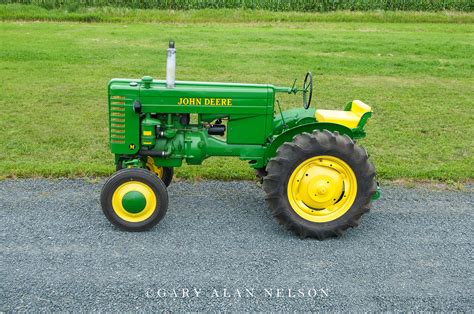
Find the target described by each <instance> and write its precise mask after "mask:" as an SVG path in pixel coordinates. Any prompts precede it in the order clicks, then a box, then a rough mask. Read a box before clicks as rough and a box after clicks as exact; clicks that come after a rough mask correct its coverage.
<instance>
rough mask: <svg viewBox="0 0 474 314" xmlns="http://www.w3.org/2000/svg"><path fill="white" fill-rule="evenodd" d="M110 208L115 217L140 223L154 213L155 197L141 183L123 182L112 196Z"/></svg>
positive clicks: (145, 185) (153, 193) (148, 188)
mask: <svg viewBox="0 0 474 314" xmlns="http://www.w3.org/2000/svg"><path fill="white" fill-rule="evenodd" d="M112 208H113V209H114V211H115V213H116V214H117V216H119V217H120V218H121V219H123V220H125V221H128V222H141V221H144V220H146V219H148V218H149V217H150V216H151V215H152V214H153V212H154V211H155V209H156V195H155V192H154V191H153V190H152V189H151V188H150V187H149V186H148V185H147V184H145V183H143V182H140V181H129V182H125V183H123V184H122V185H120V186H119V187H118V188H117V189H116V190H115V192H114V194H113V195H112Z"/></svg>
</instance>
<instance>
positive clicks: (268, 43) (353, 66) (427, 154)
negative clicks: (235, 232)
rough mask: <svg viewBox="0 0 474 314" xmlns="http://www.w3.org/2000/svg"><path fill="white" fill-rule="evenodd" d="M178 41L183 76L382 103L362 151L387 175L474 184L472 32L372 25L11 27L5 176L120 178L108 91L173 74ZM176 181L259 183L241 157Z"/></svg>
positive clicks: (6, 52) (4, 48)
mask: <svg viewBox="0 0 474 314" xmlns="http://www.w3.org/2000/svg"><path fill="white" fill-rule="evenodd" d="M272 14H274V13H272ZM169 38H173V39H174V40H175V41H176V46H177V64H178V68H177V79H180V80H199V81H225V82H247V83H273V84H277V85H291V84H292V82H293V79H294V78H298V79H299V81H300V82H301V79H302V78H303V75H304V73H305V72H306V71H307V70H312V71H313V74H314V75H315V78H314V79H315V86H314V95H315V99H314V101H313V105H315V106H316V107H318V108H333V109H334V108H337V109H342V107H343V105H344V104H345V103H346V102H347V101H349V100H352V99H361V100H363V101H364V102H366V103H367V104H369V105H371V106H372V107H373V109H374V111H375V114H374V116H373V118H372V119H371V120H370V121H369V124H368V126H367V127H366V130H367V133H368V137H367V138H366V139H364V140H363V141H361V142H360V144H362V145H363V146H364V147H366V148H367V150H368V151H369V154H370V155H371V158H372V160H373V161H374V162H375V164H376V167H377V170H378V174H379V177H381V178H384V179H400V178H402V179H403V178H407V179H436V180H455V181H463V180H466V179H472V178H474V157H473V156H474V149H473V147H474V140H473V139H474V87H473V86H474V84H473V83H474V79H473V68H474V61H473V58H472V56H473V52H474V26H473V24H472V23H464V24H454V23H444V24H441V23H439V24H436V23H434V24H432V23H359V22H299V23H289V22H279V23H278V22H264V23H225V22H214V23H179V24H170V23H160V24H131V23H125V22H122V23H116V24H114V23H94V24H84V23H74V22H16V21H4V22H0V76H1V78H2V83H1V93H2V97H1V100H0V105H1V108H2V109H1V119H0V131H1V132H2V137H1V139H0V141H1V142H0V143H1V147H2V150H1V151H0V176H2V177H8V176H18V177H31V176H53V177H55V176H95V175H108V174H110V173H111V172H112V171H113V156H112V155H111V154H110V153H109V150H108V139H107V134H108V133H107V132H108V131H107V127H108V126H107V81H108V80H109V79H110V78H114V77H141V76H143V75H152V76H154V77H155V78H163V77H164V76H165V62H166V60H165V58H166V53H165V49H166V46H167V41H168V39H169ZM282 104H283V107H284V108H292V107H299V106H301V105H302V101H301V98H300V96H299V95H298V96H292V97H291V96H284V97H283V98H282ZM176 173H177V176H178V177H182V178H196V177H203V178H217V179H249V178H253V176H254V173H253V171H252V170H251V169H250V168H249V167H248V166H247V164H246V163H244V162H240V161H238V160H236V159H230V158H211V159H208V160H207V161H206V162H205V163H204V165H203V166H201V167H196V166H185V167H183V168H180V169H177V170H176Z"/></svg>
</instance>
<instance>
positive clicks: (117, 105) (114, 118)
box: [110, 96, 125, 144]
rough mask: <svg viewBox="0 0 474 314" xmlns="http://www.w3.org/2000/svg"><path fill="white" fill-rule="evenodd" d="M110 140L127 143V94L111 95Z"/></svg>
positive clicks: (115, 142) (116, 142)
mask: <svg viewBox="0 0 474 314" xmlns="http://www.w3.org/2000/svg"><path fill="white" fill-rule="evenodd" d="M110 142H111V143H114V144H125V96H111V97H110Z"/></svg>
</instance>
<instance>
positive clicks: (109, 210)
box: [100, 168, 168, 231]
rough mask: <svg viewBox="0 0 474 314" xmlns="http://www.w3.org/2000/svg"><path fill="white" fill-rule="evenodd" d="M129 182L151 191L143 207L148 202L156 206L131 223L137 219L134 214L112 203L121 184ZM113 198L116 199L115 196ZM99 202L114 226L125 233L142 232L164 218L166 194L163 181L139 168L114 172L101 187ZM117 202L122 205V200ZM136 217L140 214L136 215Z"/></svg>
mask: <svg viewBox="0 0 474 314" xmlns="http://www.w3.org/2000/svg"><path fill="white" fill-rule="evenodd" d="M130 182H138V184H139V185H141V186H144V189H146V190H147V191H148V188H149V189H150V190H151V191H152V192H151V194H150V195H151V196H150V199H146V201H145V204H146V205H145V206H148V202H150V204H152V203H155V204H156V205H155V206H151V207H150V209H147V210H148V212H149V213H151V214H150V215H148V216H144V219H142V220H138V221H133V220H136V219H137V218H136V217H134V214H130V213H128V212H127V211H124V210H123V209H120V208H116V207H114V204H113V201H112V200H113V198H114V193H115V192H116V191H117V189H120V188H121V186H123V184H125V183H130ZM132 192H135V191H132ZM115 197H117V198H118V196H117V195H116V196H115ZM152 199H153V200H154V201H153V202H152V201H151V200H152ZM100 202H101V206H102V211H103V212H104V215H105V216H106V217H107V219H108V220H109V221H110V222H111V223H113V224H114V225H115V226H117V227H119V228H120V229H122V230H126V231H144V230H147V229H150V228H151V227H153V226H154V225H156V224H157V223H158V222H159V221H160V220H161V219H163V217H164V216H165V214H166V211H167V209H168V192H167V190H166V186H165V184H164V183H163V181H161V179H160V178H159V177H158V176H157V175H155V174H154V173H152V172H150V171H148V170H145V169H141V168H126V169H122V170H119V171H117V172H115V173H114V174H113V175H112V176H110V177H109V178H108V179H107V181H106V182H105V184H104V186H103V187H102V191H101V194H100ZM118 202H120V203H121V204H123V200H122V199H120V198H118ZM123 206H124V205H122V207H123ZM118 207H120V206H118ZM138 215H140V214H139V213H138ZM124 217H125V218H124Z"/></svg>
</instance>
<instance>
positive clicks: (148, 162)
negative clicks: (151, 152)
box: [146, 156, 163, 179]
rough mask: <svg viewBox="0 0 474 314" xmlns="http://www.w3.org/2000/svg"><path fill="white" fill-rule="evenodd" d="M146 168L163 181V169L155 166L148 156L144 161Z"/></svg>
mask: <svg viewBox="0 0 474 314" xmlns="http://www.w3.org/2000/svg"><path fill="white" fill-rule="evenodd" d="M146 167H147V169H148V170H150V171H152V172H154V173H155V174H156V175H157V176H158V177H160V178H161V179H163V167H158V166H157V165H155V160H154V159H153V158H152V157H150V156H148V157H147V159H146Z"/></svg>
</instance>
